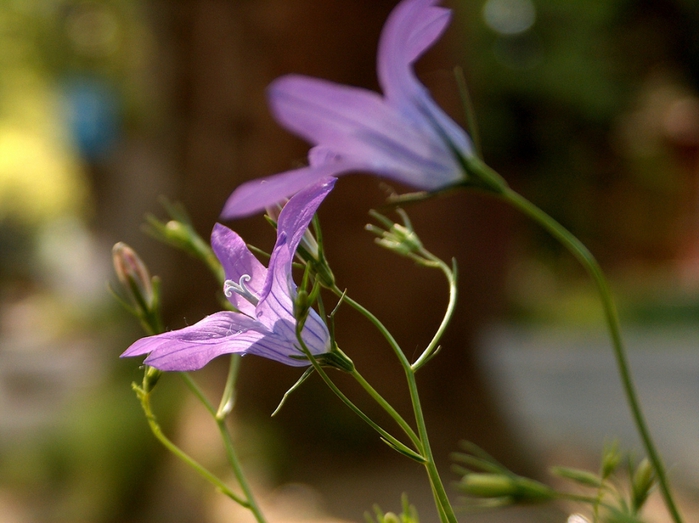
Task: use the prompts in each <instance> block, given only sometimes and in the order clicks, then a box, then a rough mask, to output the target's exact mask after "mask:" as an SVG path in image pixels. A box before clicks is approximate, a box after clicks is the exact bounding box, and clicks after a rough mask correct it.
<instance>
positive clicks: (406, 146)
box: [269, 75, 463, 190]
mask: <svg viewBox="0 0 699 523" xmlns="http://www.w3.org/2000/svg"><path fill="white" fill-rule="evenodd" d="M421 88H422V87H421ZM422 89H423V90H424V88H422ZM269 103H270V106H271V108H272V111H273V112H274V114H275V117H276V118H277V120H278V121H279V122H280V123H281V124H282V125H283V126H284V127H286V128H287V129H289V130H290V131H292V132H294V133H296V134H298V135H299V136H301V137H303V138H305V139H306V140H308V141H310V142H311V143H313V144H316V145H320V146H322V147H323V148H324V149H326V150H328V151H331V152H333V153H335V154H336V155H337V156H338V157H339V158H340V159H341V162H339V163H342V162H346V164H347V166H348V168H347V169H344V170H343V171H342V172H337V173H336V174H342V173H343V172H347V171H349V170H359V171H362V170H364V171H371V172H375V173H377V174H380V175H383V176H386V177H389V178H392V179H394V180H396V181H399V182H402V183H405V184H408V185H411V186H413V187H417V188H420V189H428V190H431V189H437V188H441V187H444V186H446V185H448V184H450V183H453V182H456V181H458V180H459V179H460V177H461V174H460V171H459V166H458V164H457V162H456V160H455V158H454V156H453V153H452V152H451V150H450V149H449V147H448V146H447V144H445V143H444V140H443V137H441V136H440V135H439V134H438V133H437V131H436V130H435V124H434V122H430V121H428V120H426V118H425V117H424V115H423V114H422V113H420V112H419V111H417V110H416V109H413V110H412V111H413V113H415V114H414V115H412V117H411V118H409V117H407V116H406V114H405V112H401V111H399V110H398V109H397V108H396V107H393V106H391V105H390V104H388V103H386V101H385V100H384V99H383V98H381V96H379V95H378V94H377V93H374V92H372V91H368V90H365V89H359V88H356V87H349V86H344V85H339V84H335V83H332V82H327V81H325V80H319V79H316V78H307V77H303V76H296V75H287V76H284V77H282V78H280V79H278V80H276V81H275V82H273V84H272V85H271V86H270V89H269ZM432 103H433V104H434V102H432ZM452 125H455V124H453V123H452ZM461 132H462V133H463V131H461ZM332 165H337V164H332Z"/></svg>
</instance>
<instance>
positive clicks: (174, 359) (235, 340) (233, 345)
mask: <svg viewBox="0 0 699 523" xmlns="http://www.w3.org/2000/svg"><path fill="white" fill-rule="evenodd" d="M263 336H264V334H263V332H260V324H259V322H257V321H255V320H253V319H251V318H248V317H247V316H244V315H242V314H237V313H234V312H229V311H224V312H218V313H216V314H212V315H211V316H207V317H206V318H204V319H203V320H201V321H199V322H197V323H195V324H194V325H191V326H189V327H185V328H184V329H179V330H175V331H170V332H166V333H163V334H158V335H155V336H148V337H147V338H141V339H140V340H138V341H136V342H135V343H134V344H133V345H131V347H129V348H128V349H127V350H126V351H125V352H124V353H123V354H122V355H121V357H122V358H124V357H130V356H139V355H142V354H147V353H150V355H149V356H148V357H147V358H146V360H145V363H146V364H148V365H151V366H153V367H155V368H157V369H160V370H166V371H189V370H196V369H200V368H202V367H203V366H204V365H206V364H207V363H208V362H209V361H211V360H212V359H213V358H215V357H216V356H220V355H221V354H231V353H244V352H246V351H247V350H248V349H249V348H250V346H251V345H252V344H253V343H256V342H258V341H259V340H260V339H261V338H262V337H263Z"/></svg>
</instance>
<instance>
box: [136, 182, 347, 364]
mask: <svg viewBox="0 0 699 523" xmlns="http://www.w3.org/2000/svg"><path fill="white" fill-rule="evenodd" d="M334 185H335V179H334V178H326V179H323V180H320V181H319V182H317V183H315V184H314V185H312V186H309V187H307V188H306V189H304V190H303V191H301V192H299V193H297V194H296V195H295V196H294V197H293V198H291V200H289V202H288V203H287V204H286V205H285V206H284V209H282V212H281V214H280V215H279V220H278V222H277V242H276V244H275V246H274V249H273V250H272V257H271V258H270V261H269V268H265V267H264V266H263V265H262V264H261V263H260V262H259V261H258V260H257V258H255V256H254V255H253V254H252V253H251V252H250V250H249V249H248V248H247V246H246V245H245V242H244V241H243V240H242V238H241V237H240V236H238V235H237V234H236V233H234V232H233V231H231V230H230V229H228V228H227V227H224V226H223V225H220V224H216V226H215V227H214V230H213V232H212V234H211V246H212V247H213V250H214V252H215V253H216V256H217V257H218V259H219V260H220V262H221V265H222V266H223V270H224V272H225V275H226V282H225V284H224V288H223V290H224V292H225V294H226V296H227V297H228V300H229V301H230V302H231V304H233V306H234V307H235V308H236V309H237V310H238V311H240V312H230V311H222V312H217V313H215V314H212V315H211V316H208V317H206V318H204V319H203V320H201V321H200V322H198V323H196V324H194V325H192V326H190V327H185V328H184V329H180V330H176V331H171V332H166V333H164V334H158V335H156V336H149V337H147V338H142V339H140V340H138V341H137V342H136V343H134V344H133V345H131V347H129V348H128V349H127V350H126V352H124V353H123V354H122V357H125V356H140V355H143V354H148V357H147V358H146V359H145V363H146V364H148V365H151V366H153V367H155V368H157V369H160V370H165V371H190V370H196V369H200V368H202V367H203V366H204V365H206V364H207V363H208V362H209V361H211V360H212V359H213V358H215V357H216V356H220V355H222V354H257V355H258V356H263V357H265V358H269V359H272V360H275V361H279V362H281V363H285V364H287V365H294V366H301V365H308V364H309V362H308V360H307V359H304V358H303V356H304V355H303V352H302V351H301V349H300V348H299V342H298V340H297V338H296V318H295V317H294V312H293V310H294V299H295V298H296V284H295V283H294V280H293V277H292V274H291V266H292V261H293V259H294V255H295V253H296V249H297V247H298V245H299V243H300V242H301V239H302V237H303V235H304V233H305V232H306V229H307V228H308V225H309V224H310V222H311V219H312V218H313V215H314V214H315V212H316V210H317V209H318V206H319V205H320V204H321V202H322V201H323V199H324V198H325V197H326V196H327V195H328V193H329V192H330V191H331V190H332V188H333V186H334ZM301 335H302V338H303V340H304V342H305V344H306V346H307V347H308V349H309V351H310V352H311V353H312V354H314V355H320V354H324V353H327V352H328V351H329V350H330V334H329V333H328V329H327V327H326V325H325V323H323V320H321V318H320V316H319V315H318V314H317V313H316V312H315V311H313V310H311V311H309V315H308V317H307V319H306V322H305V324H304V328H303V331H302V334H301Z"/></svg>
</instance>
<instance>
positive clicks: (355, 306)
mask: <svg viewBox="0 0 699 523" xmlns="http://www.w3.org/2000/svg"><path fill="white" fill-rule="evenodd" d="M332 291H333V292H334V293H335V294H336V295H337V296H338V297H341V298H342V301H344V302H345V303H347V304H348V305H349V306H350V307H352V308H353V309H355V310H356V311H357V312H359V313H360V314H361V315H362V316H364V317H365V318H366V319H367V320H369V322H370V323H371V324H372V325H373V326H374V327H376V329H377V330H378V331H379V332H380V333H381V335H382V336H383V337H384V338H385V340H386V341H387V342H388V344H389V346H390V347H391V349H393V352H394V353H395V354H396V357H397V358H398V361H399V362H400V364H401V366H402V367H403V369H405V370H406V372H407V371H408V370H409V369H410V362H409V361H408V358H406V357H405V354H404V353H403V349H401V348H400V345H398V342H397V341H396V339H395V338H394V337H393V335H392V334H391V333H390V332H389V330H388V329H387V328H386V327H385V325H384V324H383V323H381V321H380V320H379V319H378V318H377V317H376V316H374V315H373V314H372V313H371V312H370V311H369V310H367V309H366V308H364V306H363V305H361V304H360V303H358V302H356V301H354V300H353V299H352V298H350V297H349V296H348V295H347V293H344V292H342V291H341V290H340V289H339V288H338V287H333V288H332Z"/></svg>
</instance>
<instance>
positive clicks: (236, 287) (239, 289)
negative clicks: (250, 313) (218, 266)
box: [223, 274, 260, 306]
mask: <svg viewBox="0 0 699 523" xmlns="http://www.w3.org/2000/svg"><path fill="white" fill-rule="evenodd" d="M251 279H252V278H251V277H250V275H249V274H243V275H242V276H241V277H240V280H239V281H238V283H236V282H234V281H233V280H226V281H224V282H223V294H225V295H226V297H228V298H230V297H231V296H233V293H234V292H235V293H236V294H239V295H240V296H242V297H243V298H245V299H246V300H248V301H249V302H250V303H252V304H253V305H255V306H257V304H258V303H259V301H260V300H258V299H257V296H255V295H254V294H253V293H252V292H250V289H248V288H247V286H246V285H245V282H248V281H250V280H251Z"/></svg>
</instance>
